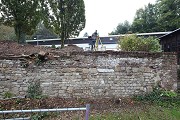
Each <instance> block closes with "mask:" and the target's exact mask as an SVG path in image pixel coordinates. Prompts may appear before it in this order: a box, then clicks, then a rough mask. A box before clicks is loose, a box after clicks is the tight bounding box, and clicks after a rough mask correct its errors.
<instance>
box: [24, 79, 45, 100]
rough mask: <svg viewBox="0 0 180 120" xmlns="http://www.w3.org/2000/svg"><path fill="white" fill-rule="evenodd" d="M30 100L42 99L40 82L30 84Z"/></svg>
mask: <svg viewBox="0 0 180 120" xmlns="http://www.w3.org/2000/svg"><path fill="white" fill-rule="evenodd" d="M27 97H28V98H38V99H39V98H42V97H43V95H42V90H41V86H40V82H39V81H35V82H34V83H30V85H29V86H28V90H27Z"/></svg>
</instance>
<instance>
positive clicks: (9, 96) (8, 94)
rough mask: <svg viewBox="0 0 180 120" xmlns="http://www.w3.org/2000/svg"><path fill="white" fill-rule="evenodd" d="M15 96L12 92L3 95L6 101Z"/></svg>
mask: <svg viewBox="0 0 180 120" xmlns="http://www.w3.org/2000/svg"><path fill="white" fill-rule="evenodd" d="M13 96H14V94H13V93H12V92H10V91H7V92H5V93H4V94H3V98H4V99H6V98H12V97H13Z"/></svg>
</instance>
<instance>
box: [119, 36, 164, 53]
mask: <svg viewBox="0 0 180 120" xmlns="http://www.w3.org/2000/svg"><path fill="white" fill-rule="evenodd" d="M119 47H120V49H121V50H122V51H145V52H160V51H161V47H160V44H159V41H158V39H157V38H154V37H148V38H143V37H137V36H136V35H127V36H125V37H124V38H123V39H122V40H120V41H119Z"/></svg>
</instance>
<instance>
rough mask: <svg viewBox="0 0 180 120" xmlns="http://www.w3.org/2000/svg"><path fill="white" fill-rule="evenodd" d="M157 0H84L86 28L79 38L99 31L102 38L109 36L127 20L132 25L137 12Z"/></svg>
mask: <svg viewBox="0 0 180 120" xmlns="http://www.w3.org/2000/svg"><path fill="white" fill-rule="evenodd" d="M155 1H156V0H84V2H85V10H86V26H85V28H84V30H83V31H81V33H80V35H79V37H83V35H84V33H85V32H87V33H88V34H89V35H92V33H93V32H94V31H95V30H97V31H98V33H99V35H100V36H107V35H108V33H110V32H112V31H113V30H114V29H115V28H116V27H117V25H118V23H123V22H124V21H125V20H127V21H129V22H130V23H132V21H133V18H134V16H135V13H136V10H138V9H139V8H142V7H144V6H145V5H147V4H148V3H153V4H154V3H155Z"/></svg>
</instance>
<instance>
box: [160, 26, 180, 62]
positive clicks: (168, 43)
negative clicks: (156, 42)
mask: <svg viewBox="0 0 180 120" xmlns="http://www.w3.org/2000/svg"><path fill="white" fill-rule="evenodd" d="M159 39H160V44H161V46H162V50H163V52H177V54H178V63H179V64H180V28H179V29H177V30H174V31H172V32H170V33H168V34H166V35H163V36H161V37H159Z"/></svg>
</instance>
